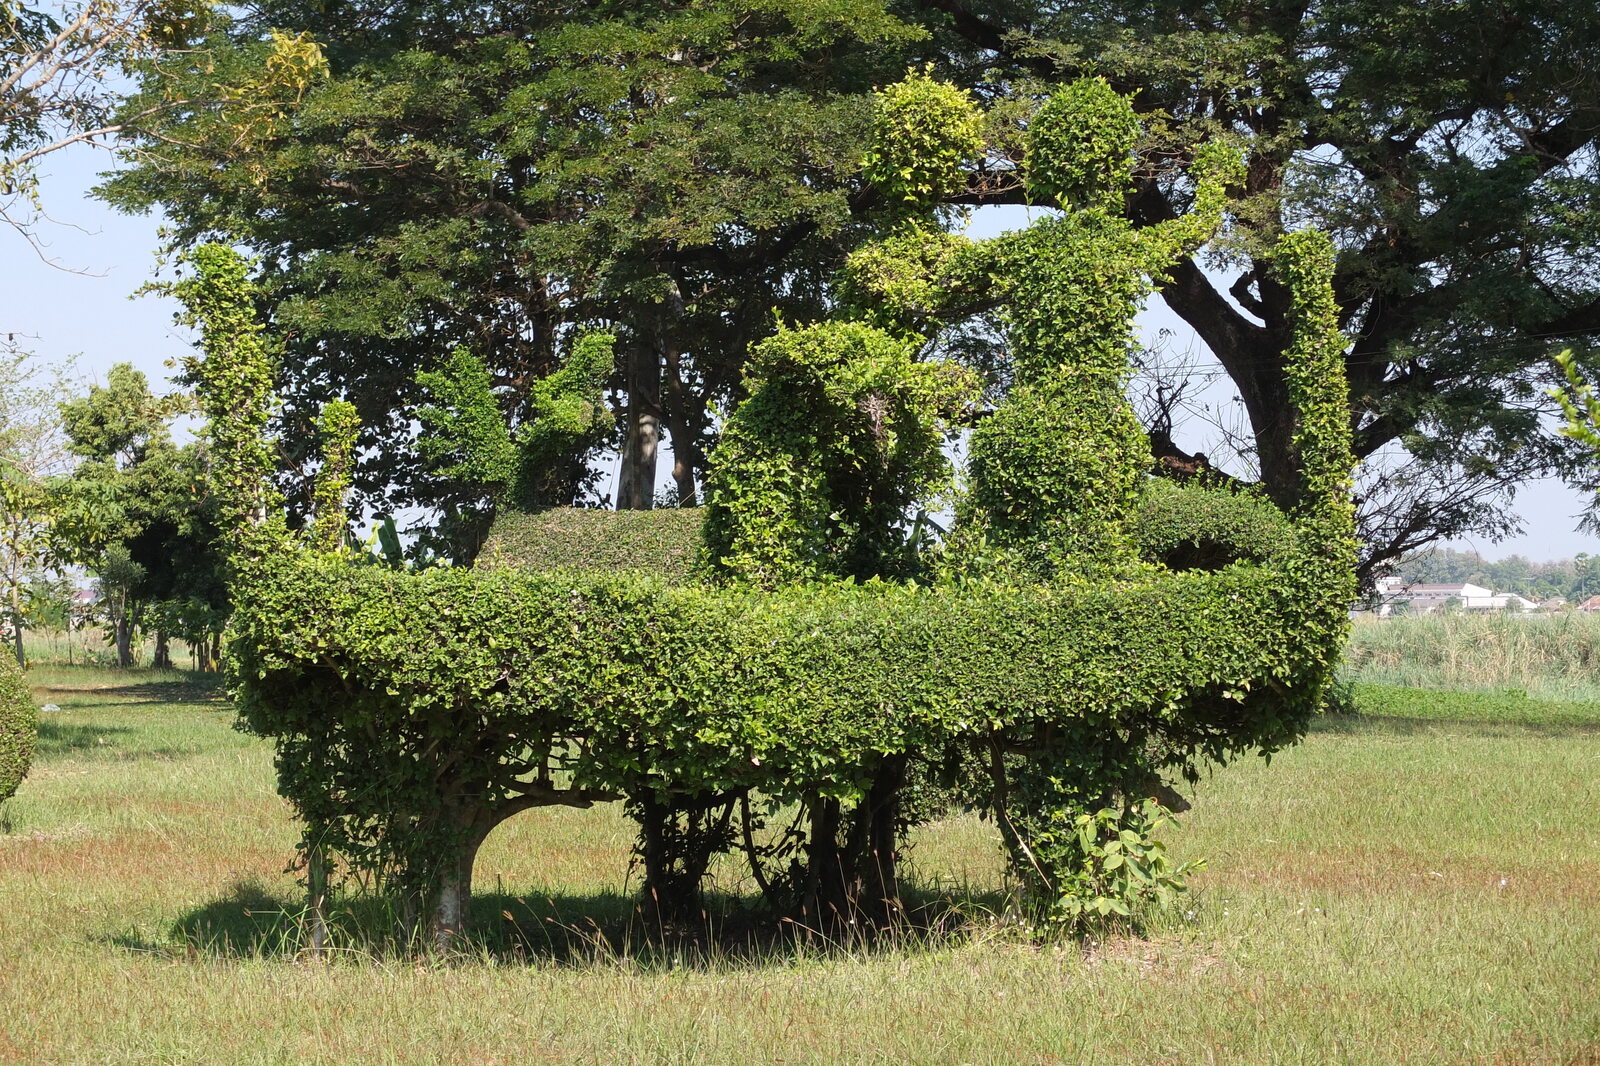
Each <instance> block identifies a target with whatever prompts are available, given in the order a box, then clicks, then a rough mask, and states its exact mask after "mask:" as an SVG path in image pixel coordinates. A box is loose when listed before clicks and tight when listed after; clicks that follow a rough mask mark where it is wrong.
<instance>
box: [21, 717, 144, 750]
mask: <svg viewBox="0 0 1600 1066" xmlns="http://www.w3.org/2000/svg"><path fill="white" fill-rule="evenodd" d="M132 732H133V730H132V729H130V728H129V727H127V726H121V725H74V724H69V723H66V722H52V721H50V720H49V719H48V718H44V719H43V720H42V721H40V723H39V746H38V749H37V754H38V756H39V757H40V758H49V757H51V756H54V755H71V754H73V753H75V752H84V751H97V750H99V749H101V748H102V747H104V746H105V744H106V742H107V738H108V737H114V736H121V735H124V734H127V733H132Z"/></svg>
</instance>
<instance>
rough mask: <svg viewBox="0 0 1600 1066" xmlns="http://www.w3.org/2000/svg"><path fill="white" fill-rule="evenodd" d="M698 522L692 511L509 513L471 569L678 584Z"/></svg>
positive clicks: (692, 554)
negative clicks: (642, 577) (629, 576)
mask: <svg viewBox="0 0 1600 1066" xmlns="http://www.w3.org/2000/svg"><path fill="white" fill-rule="evenodd" d="M702 521H703V512H701V511H698V510H695V509H693V508H661V509H658V510H654V511H597V510H593V509H590V508H581V507H552V508H549V509H548V510H543V511H536V512H533V513H524V512H520V511H509V512H505V513H503V514H501V515H500V516H499V517H498V518H496V519H495V523H494V526H493V528H492V529H491V530H490V532H489V539H488V540H487V541H486V542H485V544H484V546H483V551H482V552H481V553H480V554H479V556H478V561H477V565H478V566H479V567H483V568H486V569H492V570H504V569H521V570H582V571H590V572H595V573H635V574H648V575H652V576H655V577H659V578H661V579H662V580H664V581H666V582H668V583H670V584H678V583H681V582H684V581H688V580H690V579H691V578H692V577H693V575H694V573H695V568H696V564H697V562H698V560H699V557H700V526H701V522H702Z"/></svg>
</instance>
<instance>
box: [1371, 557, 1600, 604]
mask: <svg viewBox="0 0 1600 1066" xmlns="http://www.w3.org/2000/svg"><path fill="white" fill-rule="evenodd" d="M1394 576H1395V577H1397V578H1399V579H1400V580H1401V581H1404V582H1406V583H1407V584H1414V583H1430V584H1431V583H1437V584H1461V583H1470V584H1473V585H1481V586H1483V587H1484V588H1487V589H1492V590H1493V591H1495V592H1513V593H1516V594H1517V595H1518V596H1526V597H1527V598H1528V599H1531V600H1547V599H1550V598H1552V597H1556V596H1559V597H1561V598H1563V599H1566V600H1568V601H1570V602H1573V603H1580V602H1582V601H1583V600H1586V599H1588V598H1589V597H1590V596H1594V595H1600V558H1595V557H1592V556H1590V555H1588V554H1587V553H1584V552H1580V553H1578V554H1577V555H1576V556H1574V557H1573V558H1571V559H1554V560H1551V561H1549V562H1542V563H1537V562H1533V561H1532V560H1530V559H1528V558H1527V557H1526V556H1522V555H1508V556H1506V557H1505V558H1504V559H1499V560H1491V559H1485V558H1484V557H1483V556H1481V555H1479V554H1478V553H1477V552H1473V551H1457V550H1455V549H1453V548H1433V549H1430V550H1428V551H1425V552H1418V553H1417V554H1416V555H1413V556H1410V557H1408V558H1406V559H1402V560H1400V561H1399V562H1398V563H1397V564H1396V565H1395V566H1394Z"/></svg>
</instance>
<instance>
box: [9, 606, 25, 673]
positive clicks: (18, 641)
mask: <svg viewBox="0 0 1600 1066" xmlns="http://www.w3.org/2000/svg"><path fill="white" fill-rule="evenodd" d="M11 644H12V652H13V654H15V655H16V657H17V665H18V666H27V665H28V659H27V656H26V655H24V654H23V651H22V612H21V611H16V610H13V611H12V612H11Z"/></svg>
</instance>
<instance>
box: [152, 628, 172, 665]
mask: <svg viewBox="0 0 1600 1066" xmlns="http://www.w3.org/2000/svg"><path fill="white" fill-rule="evenodd" d="M150 665H151V666H154V667H155V668H156V669H157V670H171V669H172V648H171V645H170V640H169V638H168V636H167V631H166V630H165V629H158V630H156V656H155V659H154V660H152V661H151V663H150Z"/></svg>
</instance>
